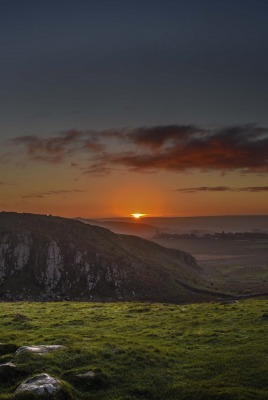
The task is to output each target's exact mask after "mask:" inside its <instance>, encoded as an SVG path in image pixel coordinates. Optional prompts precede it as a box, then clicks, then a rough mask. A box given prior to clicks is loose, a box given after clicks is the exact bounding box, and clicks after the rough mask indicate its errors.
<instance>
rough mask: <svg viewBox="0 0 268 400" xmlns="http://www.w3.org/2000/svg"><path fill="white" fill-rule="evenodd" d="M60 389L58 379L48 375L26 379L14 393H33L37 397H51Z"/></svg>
mask: <svg viewBox="0 0 268 400" xmlns="http://www.w3.org/2000/svg"><path fill="white" fill-rule="evenodd" d="M60 389H61V384H60V382H59V381H58V379H56V378H53V377H52V376H50V375H48V374H40V375H36V376H34V377H33V378H30V379H27V380H26V381H25V382H23V383H22V384H21V385H20V386H19V387H18V388H17V389H16V391H15V393H33V394H37V395H40V396H42V395H53V394H55V393H57V392H58V391H59V390H60Z"/></svg>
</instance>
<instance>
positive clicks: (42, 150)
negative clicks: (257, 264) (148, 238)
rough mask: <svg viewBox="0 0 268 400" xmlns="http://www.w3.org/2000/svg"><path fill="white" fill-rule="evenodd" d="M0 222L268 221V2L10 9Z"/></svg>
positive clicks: (0, 21) (0, 9) (3, 65)
mask: <svg viewBox="0 0 268 400" xmlns="http://www.w3.org/2000/svg"><path fill="white" fill-rule="evenodd" d="M0 51H1V62H0V105H1V118H0V210H1V211H17V212H33V213H41V214H52V215H61V216H66V217H77V216H80V217H88V218H100V217H126V216H129V215H130V214H131V213H144V214H147V215H149V216H195V215H233V214H240V215H241V214H268V180H267V172H268V113H267V104H268V74H267V71H268V2H267V1H265V0H243V1H242V0H232V1H229V0H225V1H219V0H202V1H200V0H181V1H180V0H135V1H132V0H129V1H125V0H98V1H94V0H87V1H86V0H57V1H55V0H23V1H21V0H2V1H0Z"/></svg>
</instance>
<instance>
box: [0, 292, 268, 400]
mask: <svg viewBox="0 0 268 400" xmlns="http://www.w3.org/2000/svg"><path fill="white" fill-rule="evenodd" d="M267 332H268V301H267V300H253V299H252V300H245V301H240V302H238V303H234V304H217V303H210V304H191V305H166V304H148V303H115V304H111V303H106V304H100V303H71V302H64V303H25V302H23V303H1V304H0V342H1V343H7V344H10V345H11V344H12V345H17V346H22V345H30V344H32V345H34V344H62V345H64V346H66V347H65V348H64V349H61V350H58V351H56V352H54V353H50V354H46V355H36V354H21V355H19V356H17V357H14V353H9V352H10V350H9V349H7V353H9V354H2V355H0V363H4V362H7V361H12V362H14V363H15V364H16V365H17V370H16V372H14V374H12V373H10V374H7V375H8V376H5V373H4V371H3V368H2V369H1V368H0V393H1V394H0V399H14V398H15V397H14V394H13V393H14V390H15V389H16V387H17V386H18V385H19V383H21V382H22V381H23V380H25V379H26V378H28V377H30V376H33V375H35V374H37V373H42V372H46V373H49V374H51V375H52V376H54V377H57V378H59V379H61V380H62V381H63V382H64V389H63V391H62V392H61V393H60V394H59V395H58V397H55V398H58V399H92V400H93V399H94V400H100V399H105V400H142V399H155V400H163V399H165V400H169V399H170V400H171V399H172V400H174V399H175V400H247V399H252V400H253V399H254V400H267V398H268V387H267V386H268V382H267V378H268V365H267V364H268V361H267V358H268V354H267V350H268V346H267ZM10 349H12V350H13V347H12V346H10ZM2 353H5V352H2ZM89 370H93V371H95V373H96V375H95V378H94V379H92V380H90V381H89V382H83V381H82V382H81V381H80V380H79V379H77V377H75V375H76V374H78V373H85V372H87V371H89ZM26 398H27V399H30V397H29V396H28V397H26Z"/></svg>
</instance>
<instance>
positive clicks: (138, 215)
mask: <svg viewBox="0 0 268 400" xmlns="http://www.w3.org/2000/svg"><path fill="white" fill-rule="evenodd" d="M144 215H147V214H138V213H135V214H131V216H132V217H133V218H135V219H139V218H140V217H143V216H144Z"/></svg>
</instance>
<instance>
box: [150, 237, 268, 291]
mask: <svg viewBox="0 0 268 400" xmlns="http://www.w3.org/2000/svg"><path fill="white" fill-rule="evenodd" d="M154 242H156V243H158V244H161V245H162V246H165V247H171V248H175V249H179V250H183V251H186V252H188V253H190V254H192V255H193V256H194V257H195V258H196V259H197V261H198V264H199V265H200V266H202V267H203V268H204V270H205V271H206V273H207V274H208V275H209V276H210V278H211V280H212V281H213V282H214V287H217V288H218V289H220V290H227V291H230V292H234V293H240V294H241V293H258V292H267V291H268V241H267V240H260V241H255V240H243V241H242V240H241V241H240V240H212V239H207V238H193V239H174V240H170V239H155V240H154Z"/></svg>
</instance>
